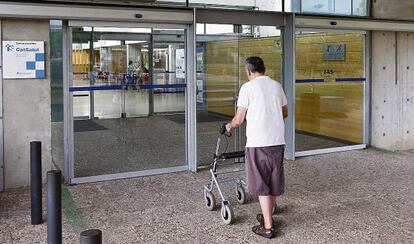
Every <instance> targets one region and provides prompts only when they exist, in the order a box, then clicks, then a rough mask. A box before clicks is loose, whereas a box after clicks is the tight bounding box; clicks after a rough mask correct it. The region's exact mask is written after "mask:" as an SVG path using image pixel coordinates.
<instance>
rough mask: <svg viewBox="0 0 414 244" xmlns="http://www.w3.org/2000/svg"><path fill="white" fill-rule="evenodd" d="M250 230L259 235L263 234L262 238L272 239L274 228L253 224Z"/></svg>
mask: <svg viewBox="0 0 414 244" xmlns="http://www.w3.org/2000/svg"><path fill="white" fill-rule="evenodd" d="M252 231H253V232H254V233H255V234H256V235H259V236H263V237H264V238H268V239H272V238H273V236H274V229H273V228H272V229H266V228H265V227H263V226H262V225H256V226H253V228H252Z"/></svg>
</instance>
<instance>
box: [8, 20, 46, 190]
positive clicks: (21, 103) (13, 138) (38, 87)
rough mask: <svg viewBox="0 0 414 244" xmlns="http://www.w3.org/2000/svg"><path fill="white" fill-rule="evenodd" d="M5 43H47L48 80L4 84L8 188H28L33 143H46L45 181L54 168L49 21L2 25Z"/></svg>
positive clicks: (11, 22) (9, 80) (44, 154)
mask: <svg viewBox="0 0 414 244" xmlns="http://www.w3.org/2000/svg"><path fill="white" fill-rule="evenodd" d="M1 30H2V37H3V40H4V41H7V40H10V41H15V40H17V41H19V40H20V41H22V40H29V41H44V42H45V44H46V45H45V52H46V55H45V58H46V79H5V80H4V81H3V102H4V103H3V106H4V108H3V111H4V113H3V117H4V165H5V167H4V170H5V187H6V188H15V187H21V186H28V185H29V179H30V164H29V162H30V159H29V156H30V151H29V144H30V141H42V160H43V168H42V171H43V177H44V179H45V176H46V171H47V170H49V169H50V168H51V149H50V148H51V146H50V144H51V101H50V62H49V60H50V52H49V21H48V20H17V19H3V20H2V21H1Z"/></svg>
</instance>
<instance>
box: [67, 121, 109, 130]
mask: <svg viewBox="0 0 414 244" xmlns="http://www.w3.org/2000/svg"><path fill="white" fill-rule="evenodd" d="M73 127H74V128H73V129H74V131H75V132H87V131H96V130H107V128H106V127H104V126H102V125H100V124H98V123H96V122H95V121H93V120H75V121H74V122H73Z"/></svg>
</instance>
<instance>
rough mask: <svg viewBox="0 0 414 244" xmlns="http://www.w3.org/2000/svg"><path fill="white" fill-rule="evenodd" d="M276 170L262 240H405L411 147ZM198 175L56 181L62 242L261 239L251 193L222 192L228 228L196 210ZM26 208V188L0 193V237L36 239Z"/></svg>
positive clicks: (411, 236)
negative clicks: (230, 211) (89, 235)
mask: <svg viewBox="0 0 414 244" xmlns="http://www.w3.org/2000/svg"><path fill="white" fill-rule="evenodd" d="M285 169H286V178H287V193H286V194H285V195H284V196H283V197H282V198H281V199H280V201H279V205H280V208H279V210H278V214H277V215H276V219H277V223H278V226H279V227H278V237H277V238H276V239H275V240H272V241H269V243H273V242H277V243H414V211H413V206H414V187H413V186H414V159H413V157H412V155H411V154H403V153H386V152H380V151H376V150H372V149H371V150H364V151H353V152H345V153H336V154H327V155H321V156H314V157H305V158H300V159H298V160H296V161H294V162H291V161H288V162H286V163H285ZM208 179H209V175H208V172H207V171H203V172H200V173H197V174H193V173H189V172H184V173H178V174H168V175H160V176H152V177H144V178H136V179H128V180H119V181H111V182H103V183H96V184H86V185H78V186H71V187H64V188H63V203H64V210H63V213H64V217H63V219H64V225H63V226H64V230H63V233H64V242H65V243H78V236H79V233H80V231H81V230H84V229H86V228H100V229H101V230H102V231H103V234H104V243H230V242H231V243H267V241H266V240H265V239H262V238H260V237H257V236H255V235H254V234H253V233H252V232H251V226H253V225H254V224H256V221H255V217H254V216H255V215H256V213H258V209H259V204H258V202H257V201H256V200H254V199H252V200H250V201H249V202H248V203H247V204H246V205H237V204H236V203H235V202H234V198H231V200H232V202H233V203H234V204H233V206H234V213H235V215H236V216H237V218H236V223H235V224H233V225H230V226H226V225H223V224H222V222H221V219H220V214H219V211H215V212H208V211H207V210H206V209H205V208H204V206H203V200H202V187H203V184H204V183H205V182H206V181H207V180H208ZM232 190H233V189H232V187H229V188H228V190H227V192H228V193H229V194H232V193H233V191H232ZM216 196H217V197H218V195H217V194H216ZM29 208H30V198H29V192H28V190H27V189H18V190H13V191H8V192H6V193H1V194H0V243H45V241H46V224H43V225H40V226H31V225H30V209H29Z"/></svg>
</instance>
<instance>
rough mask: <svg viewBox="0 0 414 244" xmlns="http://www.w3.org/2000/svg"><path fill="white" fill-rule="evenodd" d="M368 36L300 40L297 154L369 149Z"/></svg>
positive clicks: (330, 34)
mask: <svg viewBox="0 0 414 244" xmlns="http://www.w3.org/2000/svg"><path fill="white" fill-rule="evenodd" d="M364 47H365V35H364V34H361V33H338V32H317V33H315V32H313V33H297V35H296V85H295V104H296V105H295V106H296V107H295V114H296V117H295V119H296V121H295V126H296V151H297V152H299V151H307V150H315V149H326V148H334V147H341V146H348V145H356V144H362V143H363V131H364V129H363V128H364V89H365V81H366V79H365V61H364V60H365V52H364Z"/></svg>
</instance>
